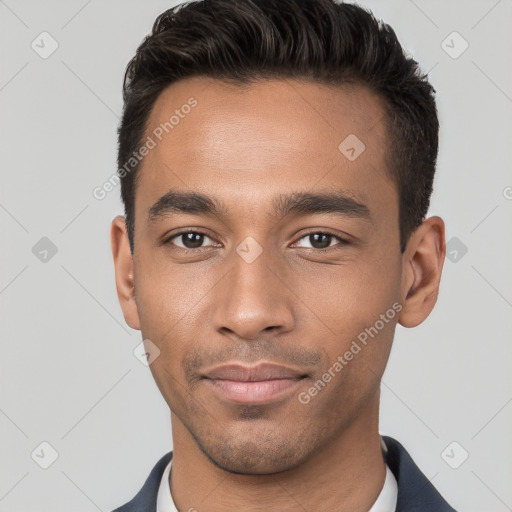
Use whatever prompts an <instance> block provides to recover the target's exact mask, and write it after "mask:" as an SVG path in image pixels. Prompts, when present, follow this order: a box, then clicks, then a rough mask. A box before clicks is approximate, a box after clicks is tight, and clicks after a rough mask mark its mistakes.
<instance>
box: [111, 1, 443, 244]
mask: <svg viewBox="0 0 512 512" xmlns="http://www.w3.org/2000/svg"><path fill="white" fill-rule="evenodd" d="M193 76H204V77H210V78H215V79H219V80H224V81H228V82H230V83H235V84H240V85H242V84H250V83H253V82H255V81H257V80H260V79H278V80H279V79H297V80H307V81H311V82H317V83H321V84H328V85H340V86H341V85H343V84H352V85H353V84H355V85H364V86H367V87H369V88H370V89H371V90H372V91H373V92H374V93H376V94H377V95H378V96H379V97H380V98H381V99H382V100H383V104H384V108H385V112H386V118H385V119H384V120H383V122H385V123H386V126H387V136H388V139H389V140H388V143H389V147H388V150H387V152H386V165H387V171H388V173H389V175H390V176H391V177H392V179H393V180H394V182H395V183H396V185H397V189H398V195H399V212H400V215H399V229H400V249H401V251H402V252H403V251H404V250H405V246H406V243H407V240H408V239H409V237H410V235H411V233H412V232H413V231H414V230H415V229H416V228H417V227H418V226H419V225H420V224H421V223H422V222H423V220H424V218H425V216H426V214H427V210H428V207H429V203H430V196H431V193H432V186H433V181H434V173H435V168H436V160H437V152H438V132H439V121H438V116H437V109H436V104H435V99H434V93H435V90H434V88H433V87H432V85H431V84H430V83H429V82H428V80H427V76H426V75H424V74H422V73H421V72H420V69H419V66H418V63H417V62H416V61H415V60H413V59H412V58H411V57H409V56H407V55H406V53H405V52H404V50H403V48H402V46H401V45H400V43H399V41H398V39H397V37H396V35H395V32H394V31H393V29H392V28H391V27H390V26H389V25H387V24H385V23H382V22H381V21H378V20H376V19H375V17H374V16H373V15H372V13H371V12H369V11H367V10H365V9H363V8H362V7H360V6H358V5H355V4H348V3H339V2H337V1H336V0H200V1H199V0H195V1H189V2H185V3H182V4H180V5H178V6H175V7H173V8H171V9H168V10H166V11H165V12H163V13H162V14H160V15H159V16H158V17H157V19H156V20H155V22H154V24H153V28H152V32H151V33H150V34H149V35H148V36H146V37H145V38H144V40H143V41H142V43H141V44H140V46H139V47H138V48H137V51H136V54H135V56H134V57H133V58H132V59H131V60H130V62H129V63H128V66H127V68H126V72H125V75H124V81H123V100H124V108H123V115H122V119H121V122H120V125H119V127H118V174H119V176H120V181H121V198H122V200H123V203H124V207H125V217H126V224H127V231H128V237H129V240H130V248H131V251H132V253H133V251H134V224H135V219H134V215H135V212H134V209H135V190H136V186H137V175H138V174H140V173H138V170H139V167H140V161H139V160H137V159H134V158H131V157H132V155H133V154H134V152H136V151H137V150H138V149H139V148H140V147H141V145H142V143H143V139H144V136H145V133H146V124H147V121H148V118H149V115H150V113H151V110H152V107H153V105H154V104H155V102H156V100H157V98H158V96H159V94H160V93H161V92H162V91H163V90H164V89H165V88H166V87H168V86H169V85H171V84H172V83H174V82H176V81H178V80H180V79H184V78H189V77H193ZM340 142H341V141H340ZM127 162H130V164H131V165H130V166H127ZM127 169H128V171H127ZM121 170H123V172H120V171H121Z"/></svg>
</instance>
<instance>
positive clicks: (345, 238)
mask: <svg viewBox="0 0 512 512" xmlns="http://www.w3.org/2000/svg"><path fill="white" fill-rule="evenodd" d="M187 233H194V234H197V235H204V236H206V237H208V238H209V239H210V240H212V241H213V242H214V243H215V242H216V240H215V239H214V238H213V237H212V236H210V235H209V234H208V233H207V232H205V231H202V230H200V229H199V228H183V229H181V230H180V231H178V232H176V233H173V234H172V235H170V236H166V237H165V238H164V239H163V241H162V245H168V244H171V243H172V245H173V246H174V247H175V249H176V250H178V251H182V252H199V251H201V250H204V249H207V248H208V247H215V245H212V244H210V245H209V246H205V247H197V248H195V249H189V248H187V247H180V246H179V245H176V244H174V243H173V242H171V241H172V240H173V239H174V238H178V237H179V236H181V235H184V234H187ZM312 234H322V235H329V236H332V237H333V238H335V239H337V240H338V243H337V244H335V245H333V246H329V247H325V248H323V249H316V248H315V247H303V249H309V250H311V251H320V252H324V253H325V252H328V251H330V250H333V249H336V247H337V246H339V245H342V246H344V245H349V244H350V243H351V238H352V237H350V236H349V235H346V234H343V235H342V234H340V233H334V232H333V231H331V230H329V229H327V228H309V229H308V230H307V232H306V233H302V234H301V236H299V237H298V238H296V239H295V241H294V242H293V243H292V245H293V244H296V243H297V242H298V241H299V240H302V239H303V238H305V237H307V236H310V235H312Z"/></svg>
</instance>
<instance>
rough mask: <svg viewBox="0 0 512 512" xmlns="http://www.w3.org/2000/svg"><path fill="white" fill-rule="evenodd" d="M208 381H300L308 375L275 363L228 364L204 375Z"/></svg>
mask: <svg viewBox="0 0 512 512" xmlns="http://www.w3.org/2000/svg"><path fill="white" fill-rule="evenodd" d="M203 376H204V377H206V378H207V379H219V380H234V381H242V382H256V381H263V380H274V379H300V378H302V377H305V376H306V374H305V373H303V372H300V371H298V370H295V369H293V368H289V367H287V366H281V365H278V364H273V363H261V364H258V365H256V366H245V365H243V364H227V365H222V366H217V367H216V368H213V369H212V370H210V371H207V372H205V373H204V374H203Z"/></svg>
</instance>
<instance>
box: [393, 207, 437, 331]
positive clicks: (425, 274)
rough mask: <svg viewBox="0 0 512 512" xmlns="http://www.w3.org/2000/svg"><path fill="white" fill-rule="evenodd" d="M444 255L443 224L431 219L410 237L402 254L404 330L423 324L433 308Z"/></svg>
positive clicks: (401, 317)
mask: <svg viewBox="0 0 512 512" xmlns="http://www.w3.org/2000/svg"><path fill="white" fill-rule="evenodd" d="M445 253H446V242H445V226H444V222H443V220H442V219H441V218H440V217H430V218H429V219H427V220H425V221H424V222H423V224H421V226H419V227H418V228H417V229H416V230H415V231H414V233H413V234H412V235H411V237H410V239H409V241H408V243H407V247H406V249H405V252H404V254H403V266H402V268H403V271H402V298H403V302H402V303H403V309H402V311H401V312H400V316H399V318H398V322H399V323H400V324H401V325H403V326H404V327H416V326H417V325H419V324H421V323H422V322H423V321H424V320H425V319H426V318H427V317H428V315H429V314H430V313H431V311H432V309H433V308H434V306H435V303H436V302H437V296H438V294H439V283H440V280H441V274H442V270H443V264H444V258H445Z"/></svg>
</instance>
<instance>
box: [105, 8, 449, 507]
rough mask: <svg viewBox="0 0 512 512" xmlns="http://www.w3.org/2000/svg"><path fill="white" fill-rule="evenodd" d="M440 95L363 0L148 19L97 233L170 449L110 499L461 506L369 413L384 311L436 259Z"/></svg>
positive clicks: (438, 266) (423, 301)
mask: <svg viewBox="0 0 512 512" xmlns="http://www.w3.org/2000/svg"><path fill="white" fill-rule="evenodd" d="M433 93H434V91H433V89H432V87H431V86H430V84H429V83H428V81H427V79H426V78H425V77H424V76H421V74H420V72H419V70H418V67H417V64H416V62H415V61H414V60H412V59H410V58H408V57H406V56H405V55H404V53H403V50H402V48H401V46H400V44H399V43H398V41H397V39H396V36H395V34H394V32H393V31H392V29H391V28H390V27H388V26H386V25H383V24H379V23H378V22H377V21H376V20H375V19H374V18H373V16H372V15H371V14H370V13H368V12H367V11H365V10H363V9H362V8H360V7H358V6H355V5H349V4H338V3H335V2H334V0H314V1H313V0H248V1H241V0H206V1H204V2H193V3H188V4H186V5H182V6H178V7H177V8H173V9H170V10H168V11H166V12H164V13H163V14H161V15H160V16H159V17H158V19H157V20H156V21H155V24H154V26H153V31H152V34H151V35H150V36H149V37H148V38H146V39H145V40H144V41H143V43H142V44H141V46H140V47H139V48H138V50H137V53H136V55H135V57H134V58H133V59H132V60H131V61H130V63H129V65H128V68H127V71H126V75H125V83H124V102H125V108H124V112H123V118H122V121H121V125H120V127H119V154H118V163H119V171H118V173H119V176H120V178H121V187H122V188H121V193H122V199H123V201H124V205H125V217H121V216H119V217H116V218H115V219H114V220H113V222H112V230H111V240H112V250H113V256H114V262H115V271H116V286H117V292H118V296H119V300H120V304H121V307H122V310H123V314H124V317H125V320H126V322H127V323H128V324H129V325H130V326H131V327H132V328H134V329H140V330H141V332H142V337H143V339H144V346H145V348H146V352H147V357H148V361H149V363H150V369H151V372H152V374H153V376H154V378H155V381H156V383H157V385H158V387H159V389H160V391H161V393H162V395H163V397H164V398H165V400H166V402H167V404H168V405H169V408H170V410H171V424H172V436H173V451H172V452H169V453H168V454H166V455H164V456H163V457H162V458H161V459H160V461H158V463H157V464H156V466H155V467H154V468H153V470H152V472H151V474H150V475H149V477H148V479H147V480H146V482H145V484H144V486H143V487H142V489H141V490H140V492H139V493H138V494H137V495H136V496H135V497H134V498H133V499H132V500H131V501H130V502H129V503H127V504H126V505H124V506H123V507H121V508H119V509H117V510H118V512H128V511H137V512H140V511H148V512H154V511H155V510H158V511H159V512H170V511H175V510H180V511H199V512H212V511H215V512H219V511H222V512H229V511H234V510H237V511H240V510H243V511H280V512H282V511H296V510H307V511H315V512H321V511H336V512H348V511H350V512H356V511H357V512H359V511H360V512H368V511H371V512H382V511H387V512H389V511H394V510H396V511H407V512H411V511H422V512H425V511H435V512H443V511H452V510H453V508H451V507H450V506H449V505H448V504H447V503H446V501H445V500H444V499H443V498H442V497H441V496H440V495H439V493H438V492H437V491H436V490H435V489H434V487H433V486H432V484H431V483H430V482H429V480H428V479H427V478H426V477H425V476H424V475H423V474H422V473H421V471H420V470H419V469H418V467H417V466H416V465H415V464H414V462H413V461H412V459H411V458H410V457H409V455H408V454H407V452H406V451H405V449H404V448H403V447H402V446H401V445H400V444H399V443H398V442H397V441H395V440H394V439H392V438H390V437H386V436H383V437H381V436H380V435H379V431H378V423H379V395H380V379H381V377H382V374H383V372H384V369H385V366H386V363H387V360H388V357H389V353H390V350H391V346H392V341H393V335H394V330H395V327H396V324H397V323H400V324H401V325H403V326H405V327H414V326H416V325H418V324H420V323H421V322H422V321H423V320H425V318H426V317H427V316H428V315H429V314H430V312H431V311H432V308H433V307H434V304H435V302H436V299H437V294H438V290H439V282H440V278H441V272H442V267H443V261H444V256H445V231H444V223H443V221H442V220H441V219H440V218H439V217H430V218H428V219H426V218H425V215H426V213H427V210H428V206H429V200H430V194H431V191H432V183H433V178H434V171H435V166H436V157H437V147H438V119H437V112H436V106H435V101H434V96H433ZM148 428H151V426H150V425H148Z"/></svg>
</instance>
